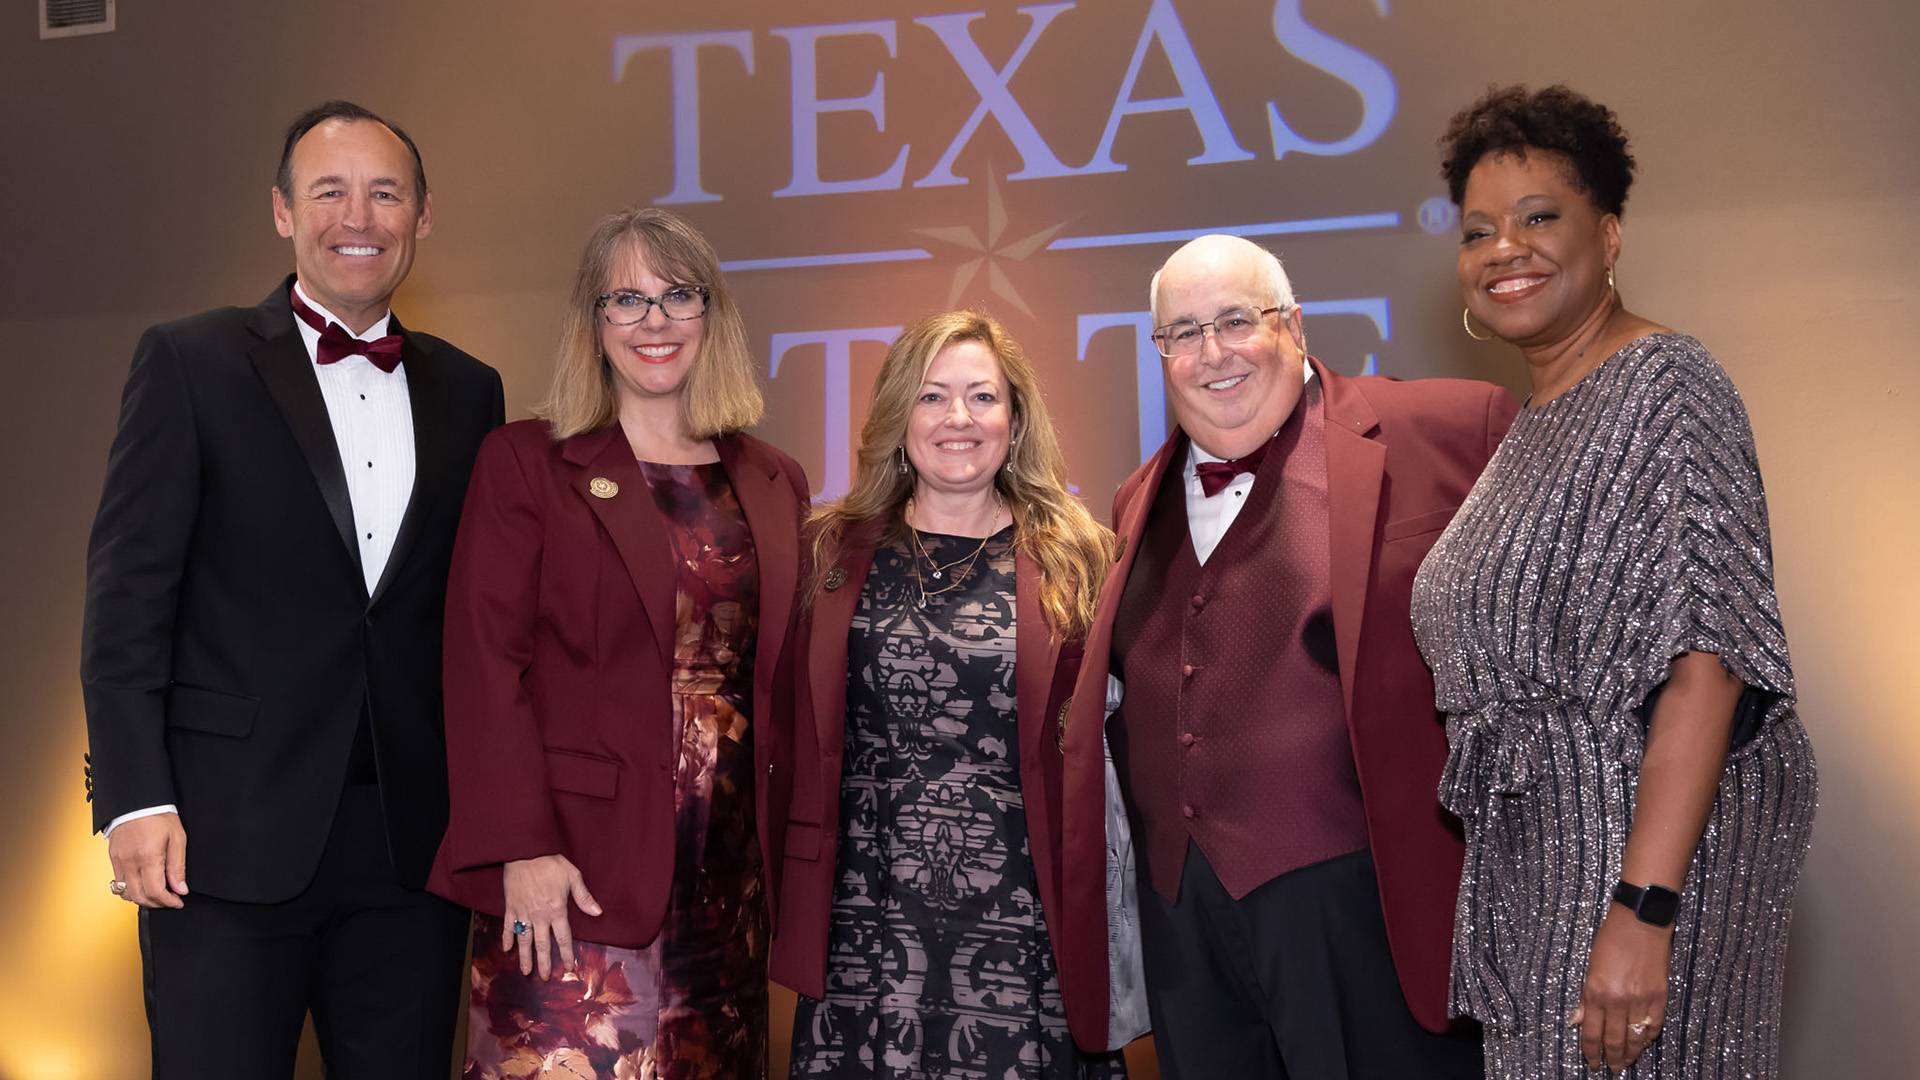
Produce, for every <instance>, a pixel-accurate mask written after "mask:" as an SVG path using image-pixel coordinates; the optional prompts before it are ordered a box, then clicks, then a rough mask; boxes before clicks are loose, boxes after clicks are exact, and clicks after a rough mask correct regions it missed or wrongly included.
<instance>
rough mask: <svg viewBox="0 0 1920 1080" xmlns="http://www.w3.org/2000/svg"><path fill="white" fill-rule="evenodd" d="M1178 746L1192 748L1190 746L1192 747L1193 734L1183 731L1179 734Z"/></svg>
mask: <svg viewBox="0 0 1920 1080" xmlns="http://www.w3.org/2000/svg"><path fill="white" fill-rule="evenodd" d="M1180 745H1181V746H1192V745H1193V732H1191V731H1183V732H1181V733H1180Z"/></svg>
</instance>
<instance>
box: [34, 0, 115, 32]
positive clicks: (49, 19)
mask: <svg viewBox="0 0 1920 1080" xmlns="http://www.w3.org/2000/svg"><path fill="white" fill-rule="evenodd" d="M115 3H116V0H40V36H41V37H42V38H61V37H74V36H76V35H79V34H105V33H107V32H109V31H111V30H112V29H113V9H114V7H115Z"/></svg>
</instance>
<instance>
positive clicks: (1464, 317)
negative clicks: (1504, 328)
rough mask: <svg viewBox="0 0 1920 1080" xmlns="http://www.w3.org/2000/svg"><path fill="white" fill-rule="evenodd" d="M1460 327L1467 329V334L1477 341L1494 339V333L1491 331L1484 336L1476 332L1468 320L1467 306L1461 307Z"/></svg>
mask: <svg viewBox="0 0 1920 1080" xmlns="http://www.w3.org/2000/svg"><path fill="white" fill-rule="evenodd" d="M1460 328H1461V329H1463V330H1465V331H1466V332H1467V336H1468V337H1470V338H1472V339H1473V340H1475V341H1492V340H1493V334H1491V333H1488V334H1486V335H1485V336H1482V335H1480V334H1476V333H1474V332H1473V324H1472V323H1470V322H1468V321H1467V309H1466V308H1461V309H1460Z"/></svg>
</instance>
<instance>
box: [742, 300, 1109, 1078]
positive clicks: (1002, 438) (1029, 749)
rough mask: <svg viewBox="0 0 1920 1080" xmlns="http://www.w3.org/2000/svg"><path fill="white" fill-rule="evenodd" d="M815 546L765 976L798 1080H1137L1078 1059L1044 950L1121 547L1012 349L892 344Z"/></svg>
mask: <svg viewBox="0 0 1920 1080" xmlns="http://www.w3.org/2000/svg"><path fill="white" fill-rule="evenodd" d="M808 528H809V540H810V549H811V554H812V560H811V562H810V566H811V567H812V572H811V578H810V582H809V588H808V591H807V595H808V596H809V597H810V601H811V606H812V614H811V624H810V628H809V633H808V642H807V650H808V651H807V654H806V670H807V673H808V676H809V678H808V679H807V680H806V681H807V682H809V683H810V684H811V685H810V691H809V694H808V697H809V699H810V702H811V705H812V719H813V723H812V725H811V730H810V731H809V729H808V726H807V725H806V724H804V723H803V724H802V725H801V727H800V728H799V734H797V735H796V737H795V742H796V744H797V745H796V747H795V756H796V759H797V762H796V766H795V777H794V785H795V788H794V796H795V797H794V805H793V811H792V814H793V819H792V821H791V823H790V824H789V825H788V835H787V849H786V867H785V870H784V877H783V882H784V887H785V888H784V892H783V895H782V901H781V909H780V918H779V923H778V927H779V928H778V931H777V932H776V934H775V945H774V963H773V972H774V977H775V978H777V979H779V980H781V981H782V982H785V983H786V984H788V985H789V986H792V987H793V988H795V989H796V990H798V991H800V992H801V993H802V994H804V995H806V997H803V998H802V999H801V1001H800V1004H799V1010H798V1012H797V1014H796V1015H795V1018H794V1038H793V1066H792V1070H793V1071H792V1074H791V1075H793V1076H795V1077H854V1076H859V1077H871V1076H876V1075H881V1076H886V1075H913V1076H947V1075H959V1074H961V1073H962V1072H964V1073H965V1074H966V1075H969V1076H972V1075H985V1076H994V1077H1002V1076H1017V1077H1032V1078H1042V1077H1047V1078H1055V1077H1057V1078H1063V1080H1064V1078H1074V1077H1083V1076H1113V1075H1122V1074H1123V1073H1124V1068H1123V1066H1122V1065H1121V1062H1120V1059H1119V1056H1118V1055H1103V1056H1099V1057H1087V1056H1083V1055H1081V1054H1080V1053H1078V1052H1077V1051H1076V1050H1075V1049H1074V1047H1073V1042H1072V1039H1071V1038H1069V1036H1068V1033H1067V1021H1066V1014H1065V1011H1064V1009H1063V1008H1062V1007H1061V1001H1060V988H1059V980H1058V978H1057V977H1056V975H1055V964H1054V955H1053V945H1052V940H1051V937H1050V936H1049V933H1048V927H1049V925H1053V924H1057V920H1058V918H1059V906H1058V900H1057V897H1058V892H1059V890H1058V878H1059V861H1058V854H1057V853H1058V850H1059V816H1058V805H1059V798H1060V751H1059V746H1058V743H1057V739H1058V731H1059V728H1058V725H1057V723H1056V722H1055V720H1054V717H1053V712H1054V710H1055V709H1056V708H1057V707H1058V701H1057V697H1058V696H1059V695H1061V694H1064V692H1065V689H1066V688H1068V687H1070V686H1071V685H1072V682H1073V676H1074V672H1075V670H1076V669H1077V667H1078V664H1079V645H1078V642H1079V640H1080V638H1081V637H1082V636H1084V634H1085V632H1086V627H1087V625H1088V623H1089V622H1090V621H1091V619H1092V617H1093V600H1094V597H1095V595H1096V594H1097V593H1098V591H1099V587H1100V581H1101V578H1102V577H1103V575H1104V574H1105V572H1106V567H1107V563H1108V559H1109V553H1110V551H1111V534H1110V533H1108V532H1107V530H1106V529H1104V528H1102V527H1101V526H1100V525H1099V524H1097V523H1096V522H1095V521H1094V520H1093V518H1092V517H1091V516H1090V515H1089V514H1088V513H1087V511H1086V509H1085V508H1084V507H1082V506H1081V505H1080V503H1079V502H1078V501H1077V500H1076V499H1075V498H1074V497H1073V496H1072V495H1071V494H1070V493H1068V491H1067V488H1066V469H1065V466H1064V463H1063V462H1062V460H1061V456H1060V450H1059V446H1058V443H1057V442H1056V440H1055V437H1054V432H1053V426H1052V424H1051V422H1050V421H1049V420H1048V419H1047V413H1046V406H1045V403H1044V402H1043V400H1042V398H1041V396H1040V388H1039V385H1038V383H1037V381H1036V379H1035V375H1034V371H1033V367H1032V365H1031V364H1029V363H1028V361H1027V359H1026V356H1025V355H1024V354H1023V353H1022V352H1021V350H1020V347H1019V345H1017V344H1016V343H1015V342H1014V341H1013V339H1012V338H1011V337H1009V336H1008V334H1007V332H1006V330H1005V328H1004V327H1002V326H1001V325H1000V324H999V323H998V322H996V321H994V320H993V319H992V318H991V317H989V316H986V315H982V314H978V313H974V312H966V311H955V312H945V313H942V314H938V315H933V316H930V317H928V318H926V319H923V320H922V321H921V322H920V323H919V324H918V325H917V326H914V327H912V328H910V329H908V330H907V331H906V333H904V334H902V335H901V336H900V338H899V339H898V340H897V341H895V342H894V344H893V346H892V348H891V349H889V350H888V353H887V358H886V361H885V362H884V364H883V365H882V367H881V370H880V374H879V377H878V378H877V379H876V380H875V383H874V394H873V404H872V408H871V410H870V412H869V414H868V419H867V423H866V428H865V430H864V431H863V432H862V434H861V446H860V453H859V467H858V475H857V477H856V478H855V481H854V485H853V490H852V491H851V492H850V493H849V494H848V495H847V496H846V497H845V498H843V499H840V500H839V501H837V502H834V503H832V504H830V505H828V506H826V507H823V508H821V509H820V510H819V511H818V512H817V513H815V514H814V515H813V517H812V519H811V521H810V522H809V526H808ZM803 715H804V713H803ZM809 736H811V740H809Z"/></svg>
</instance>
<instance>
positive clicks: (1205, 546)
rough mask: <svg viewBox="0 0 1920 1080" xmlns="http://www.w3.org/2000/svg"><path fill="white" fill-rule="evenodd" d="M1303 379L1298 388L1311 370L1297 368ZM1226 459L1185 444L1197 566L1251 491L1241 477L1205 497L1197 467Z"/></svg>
mask: <svg viewBox="0 0 1920 1080" xmlns="http://www.w3.org/2000/svg"><path fill="white" fill-rule="evenodd" d="M1300 366H1301V367H1302V368H1304V369H1305V370H1306V376H1305V377H1304V378H1303V379H1302V380H1301V384H1300V385H1302V386H1305V385H1306V384H1308V383H1310V382H1312V381H1313V367H1312V365H1310V364H1305V363H1303V364H1301V365H1300ZM1225 460H1227V459H1226V458H1223V457H1219V456H1217V455H1214V454H1209V453H1207V452H1206V451H1205V450H1202V449H1200V444H1199V443H1197V442H1194V441H1193V440H1192V439H1188V440H1187V468H1186V479H1187V535H1188V536H1190V537H1192V538H1193V556H1194V558H1196V559H1198V560H1199V561H1200V565H1202V566H1205V565H1206V564H1207V556H1209V555H1211V554H1213V549H1214V548H1216V547H1219V546H1220V538H1221V537H1223V536H1225V535H1227V529H1228V528H1230V527H1232V525H1233V519H1234V518H1236V517H1239V516H1240V508H1241V507H1242V506H1245V505H1246V504H1247V493H1248V492H1250V491H1252V490H1253V474H1252V473H1250V472H1246V473H1241V474H1240V475H1239V476H1236V477H1234V478H1233V479H1232V480H1231V481H1229V482H1228V484H1227V486H1226V487H1224V488H1222V489H1220V492H1219V494H1217V495H1211V496H1210V495H1208V494H1207V492H1206V489H1205V488H1203V487H1201V486H1200V473H1199V471H1198V466H1199V464H1200V463H1201V462H1203V461H1225Z"/></svg>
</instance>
